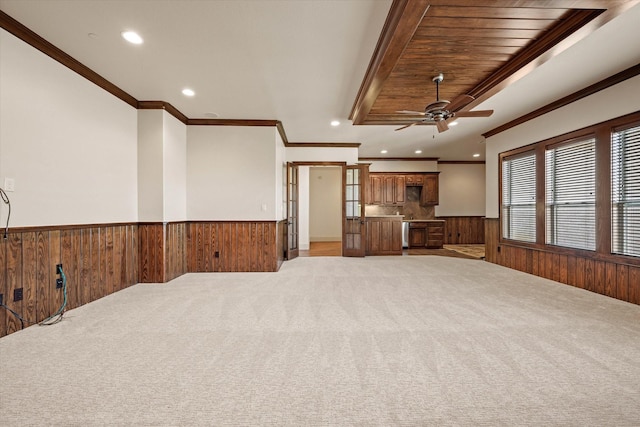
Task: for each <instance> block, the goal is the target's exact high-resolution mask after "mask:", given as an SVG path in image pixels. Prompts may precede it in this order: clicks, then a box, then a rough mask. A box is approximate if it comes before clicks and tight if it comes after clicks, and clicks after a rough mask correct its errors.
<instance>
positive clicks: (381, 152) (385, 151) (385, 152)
mask: <svg viewBox="0 0 640 427" xmlns="http://www.w3.org/2000/svg"><path fill="white" fill-rule="evenodd" d="M387 153H388V151H387V150H380V154H387Z"/></svg>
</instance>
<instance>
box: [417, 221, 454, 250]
mask: <svg viewBox="0 0 640 427" xmlns="http://www.w3.org/2000/svg"><path fill="white" fill-rule="evenodd" d="M444 224H445V223H444V221H439V220H434V221H414V222H410V223H409V248H413V249H417V248H428V249H441V248H442V245H443V243H444Z"/></svg>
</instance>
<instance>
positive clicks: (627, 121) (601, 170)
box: [498, 111, 640, 266]
mask: <svg viewBox="0 0 640 427" xmlns="http://www.w3.org/2000/svg"><path fill="white" fill-rule="evenodd" d="M634 124H640V111H636V112H633V113H630V114H627V115H624V116H621V117H617V118H614V119H611V120H608V121H604V122H601V123H597V124H594V125H591V126H588V127H585V128H582V129H578V130H575V131H572V132H568V133H565V134H562V135H558V136H555V137H552V138H549V139H546V140H542V141H538V142H534V143H531V144H527V145H524V146H522V147H518V148H515V149H512V150H508V151H504V152H501V153H499V154H498V199H499V200H498V209H499V212H498V215H499V223H500V226H499V227H500V229H499V237H498V245H499V246H500V245H505V246H511V247H521V248H527V249H536V250H539V251H542V252H551V253H555V254H559V255H563V256H564V255H566V256H578V257H584V258H591V259H595V260H601V261H611V262H616V263H621V264H627V265H632V266H640V257H636V256H630V255H622V254H614V253H613V247H612V210H613V206H612V188H611V185H612V171H611V144H612V138H613V132H614V131H615V130H619V129H625V128H628V127H633V125H634ZM594 135H595V139H596V153H595V155H596V236H595V237H596V250H595V251H592V250H586V249H577V248H570V247H564V246H556V245H552V244H547V243H546V235H545V234H546V228H547V227H546V226H547V225H546V209H545V208H546V206H545V202H546V200H545V197H546V196H545V185H546V176H545V174H546V173H545V154H546V151H547V149H548V147H553V146H554V145H555V146H557V145H559V144H564V143H568V142H569V141H573V140H579V139H585V138H589V137H593V136H594ZM531 150H535V151H536V156H537V157H536V179H535V180H536V230H537V237H536V242H535V243H532V242H525V241H518V240H512V239H508V238H505V237H504V235H503V214H502V185H503V176H502V162H503V159H505V158H509V157H513V156H516V155H518V154H521V153H524V152H527V151H531Z"/></svg>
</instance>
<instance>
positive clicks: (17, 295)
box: [13, 288, 24, 302]
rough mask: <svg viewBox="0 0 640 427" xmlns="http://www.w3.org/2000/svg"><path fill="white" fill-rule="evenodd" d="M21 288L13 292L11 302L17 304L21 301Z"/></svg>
mask: <svg viewBox="0 0 640 427" xmlns="http://www.w3.org/2000/svg"><path fill="white" fill-rule="evenodd" d="M22 290H23V288H17V289H14V290H13V302H18V301H22V297H23V296H24V295H23V291H22Z"/></svg>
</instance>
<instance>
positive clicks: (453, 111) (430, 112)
mask: <svg viewBox="0 0 640 427" xmlns="http://www.w3.org/2000/svg"><path fill="white" fill-rule="evenodd" d="M432 80H433V81H434V82H435V83H436V101H435V102H432V103H431V104H429V105H427V106H426V107H425V109H424V112H421V111H408V110H402V111H398V113H401V114H411V115H414V116H423V117H422V118H420V119H419V121H416V122H415V123H411V124H408V125H406V126H402V127H400V128H398V129H396V130H402V129H406V128H408V127H411V126H414V125H417V124H420V123H424V124H428V125H436V127H437V128H438V132H444V131H446V130H448V129H449V125H448V124H447V122H448V121H450V120H452V119H454V118H458V117H489V116H490V115H492V114H493V110H478V111H458V110H460V109H461V108H463V107H464V106H466V105H467V104H469V103H470V102H471V101H473V100H474V99H475V98H474V97H473V96H471V95H459V96H457V97H456V98H454V100H453V101H451V102H449V101H446V100H444V99H440V83H441V82H442V80H444V76H443V75H442V73H440V74H438V75H437V76H435V77H434V78H433V79H432ZM415 120H418V119H417V118H416V119H415Z"/></svg>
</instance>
